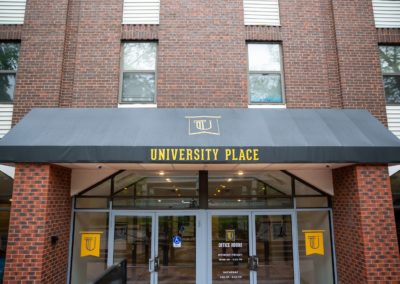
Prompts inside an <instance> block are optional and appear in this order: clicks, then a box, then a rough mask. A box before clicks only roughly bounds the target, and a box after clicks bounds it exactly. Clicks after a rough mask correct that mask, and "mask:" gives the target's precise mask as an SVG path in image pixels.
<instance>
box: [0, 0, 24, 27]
mask: <svg viewBox="0 0 400 284" xmlns="http://www.w3.org/2000/svg"><path fill="white" fill-rule="evenodd" d="M25 5H26V0H0V24H1V25H7V24H9V25H10V24H14V25H17V24H18V25H20V24H23V23H24V17H25Z"/></svg>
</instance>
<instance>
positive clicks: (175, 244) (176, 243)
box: [172, 236, 182, 248]
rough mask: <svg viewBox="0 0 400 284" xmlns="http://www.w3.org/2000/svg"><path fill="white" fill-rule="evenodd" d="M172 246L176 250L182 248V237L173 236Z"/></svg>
mask: <svg viewBox="0 0 400 284" xmlns="http://www.w3.org/2000/svg"><path fill="white" fill-rule="evenodd" d="M172 246H173V247H174V248H180V247H182V237H181V236H173V237H172Z"/></svg>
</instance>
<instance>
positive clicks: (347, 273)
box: [333, 165, 400, 284]
mask: <svg viewBox="0 0 400 284" xmlns="http://www.w3.org/2000/svg"><path fill="white" fill-rule="evenodd" d="M333 182H334V188H335V196H334V198H333V224H334V233H335V248H336V259H337V270H338V278H339V283H346V284H352V283H354V284H360V283H400V262H399V248H398V245H397V236H396V229H395V221H394V211H393V202H392V192H391V189H390V180H389V175H388V170H387V166H361V165H357V166H350V167H345V168H340V169H336V170H334V171H333Z"/></svg>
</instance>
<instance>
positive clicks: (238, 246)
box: [211, 215, 250, 284]
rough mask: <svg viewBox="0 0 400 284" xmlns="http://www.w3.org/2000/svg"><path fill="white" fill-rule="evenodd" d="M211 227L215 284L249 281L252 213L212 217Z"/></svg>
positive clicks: (236, 283)
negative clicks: (250, 214) (249, 214)
mask: <svg viewBox="0 0 400 284" xmlns="http://www.w3.org/2000/svg"><path fill="white" fill-rule="evenodd" d="M211 226H212V229H211V230H212V234H211V236H212V237H211V239H212V244H211V246H212V283H215V284H220V283H235V284H246V283H249V281H250V271H249V269H248V267H247V261H248V257H249V250H250V248H249V216H248V215H244V216H212V221H211Z"/></svg>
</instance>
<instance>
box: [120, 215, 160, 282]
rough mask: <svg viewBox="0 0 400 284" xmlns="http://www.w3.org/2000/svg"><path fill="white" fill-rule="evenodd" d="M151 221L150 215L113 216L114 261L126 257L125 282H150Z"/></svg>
mask: <svg viewBox="0 0 400 284" xmlns="http://www.w3.org/2000/svg"><path fill="white" fill-rule="evenodd" d="M152 223H153V218H152V216H115V223H114V248H113V249H114V254H113V256H114V263H118V262H120V261H122V260H124V259H126V261H127V283H135V284H136V283H137V284H148V283H150V279H151V274H150V273H149V259H151V257H152V255H151V251H152V240H153V229H152Z"/></svg>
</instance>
